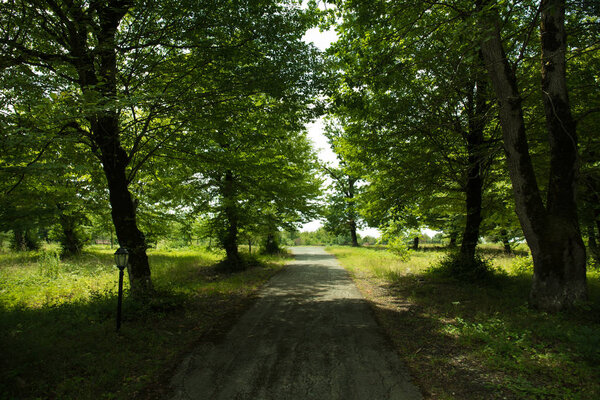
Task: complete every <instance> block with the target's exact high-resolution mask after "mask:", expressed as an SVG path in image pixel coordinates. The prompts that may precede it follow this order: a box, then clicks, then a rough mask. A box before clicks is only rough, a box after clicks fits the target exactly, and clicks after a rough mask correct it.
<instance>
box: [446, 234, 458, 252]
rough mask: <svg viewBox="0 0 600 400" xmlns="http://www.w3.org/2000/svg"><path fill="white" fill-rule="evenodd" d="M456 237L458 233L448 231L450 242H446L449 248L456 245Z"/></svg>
mask: <svg viewBox="0 0 600 400" xmlns="http://www.w3.org/2000/svg"><path fill="white" fill-rule="evenodd" d="M457 237H458V233H456V232H450V242H449V243H448V247H450V248H451V249H453V248H455V247H456V239H457Z"/></svg>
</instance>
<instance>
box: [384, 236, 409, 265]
mask: <svg viewBox="0 0 600 400" xmlns="http://www.w3.org/2000/svg"><path fill="white" fill-rule="evenodd" d="M387 248H388V250H389V251H390V252H392V253H393V254H394V255H396V256H398V257H399V258H400V260H402V261H408V260H409V259H410V255H411V251H410V250H409V249H408V246H406V242H405V241H404V238H402V237H395V238H392V239H390V240H388V245H387Z"/></svg>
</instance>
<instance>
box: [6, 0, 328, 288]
mask: <svg viewBox="0 0 600 400" xmlns="http://www.w3.org/2000/svg"><path fill="white" fill-rule="evenodd" d="M0 7H1V8H0V27H1V32H2V34H1V37H0V59H1V60H2V61H1V62H0V68H1V73H0V80H1V87H2V89H1V99H0V101H1V103H2V106H1V109H2V113H1V121H0V123H1V129H2V141H1V146H2V156H1V163H2V164H1V167H2V168H1V170H0V173H1V174H2V179H1V181H2V188H1V196H2V198H1V201H2V203H3V206H4V207H3V215H2V229H3V230H5V229H12V230H13V231H14V232H15V233H19V232H21V231H23V230H24V231H31V230H32V229H33V228H34V226H36V225H37V226H48V225H49V224H50V222H58V223H59V224H60V225H61V226H63V233H64V236H65V237H64V240H63V244H64V247H65V250H66V251H67V252H69V253H72V252H75V253H76V252H78V251H79V250H80V247H81V243H79V242H78V240H77V238H76V231H77V229H78V228H77V226H78V225H81V224H82V222H83V219H85V218H87V216H89V215H91V214H98V212H96V210H95V209H94V207H95V206H96V205H95V204H94V203H95V202H97V203H100V204H99V205H98V206H99V207H106V204H109V205H110V210H111V219H112V224H113V225H114V231H115V233H116V237H117V238H118V241H119V243H120V245H121V246H125V247H126V248H127V249H128V250H129V253H130V256H129V259H130V265H129V268H128V271H129V278H130V282H131V287H132V289H133V290H135V291H138V292H147V291H149V290H151V289H152V281H151V273H150V266H149V265H148V258H147V256H146V248H147V246H148V241H147V236H146V235H145V234H144V233H143V230H142V229H143V228H144V227H145V228H146V232H147V233H150V231H151V230H152V229H154V228H153V227H152V226H153V225H154V227H155V228H158V229H160V228H159V226H160V222H159V221H160V217H161V216H162V217H163V218H166V217H168V216H169V215H175V214H176V215H180V216H181V219H182V220H185V219H186V218H192V217H194V216H197V215H199V214H204V215H207V216H210V218H211V219H212V220H213V223H212V225H213V227H214V229H215V232H216V234H217V235H218V237H219V238H220V242H221V244H222V246H223V247H224V248H225V249H226V250H227V257H228V262H230V263H231V265H233V266H234V269H238V268H242V267H243V266H242V265H241V262H240V260H239V258H238V256H237V249H236V248H235V246H236V241H237V237H238V233H239V232H240V230H241V229H253V230H258V229H262V228H265V229H266V227H268V229H271V230H275V229H278V228H279V227H280V226H282V225H285V224H294V223H298V222H299V221H301V220H302V219H303V218H305V217H306V216H307V215H309V214H310V207H309V204H310V202H311V201H312V198H313V197H314V196H315V195H316V192H317V191H318V181H317V180H315V178H314V177H313V175H314V174H313V173H312V172H313V169H314V168H315V167H314V165H313V164H314V163H315V155H314V153H313V152H312V150H311V148H310V145H309V143H308V141H307V139H306V136H305V135H304V133H303V130H304V128H303V122H304V121H306V120H307V119H309V118H310V117H311V115H312V112H313V111H311V108H310V107H309V104H310V103H311V102H312V101H313V98H314V93H315V90H316V89H317V87H318V84H319V72H318V71H319V65H318V57H317V51H316V49H315V48H314V47H312V46H309V45H307V44H305V43H304V42H303V41H302V40H301V37H302V35H303V34H304V32H305V31H306V30H307V29H308V28H309V27H310V26H311V24H313V23H314V13H313V12H312V11H311V10H302V9H301V8H300V6H299V4H297V3H296V2H293V1H265V2H256V1H250V0H247V1H245V0H240V1H237V0H236V1H231V2H222V1H208V2H198V1H193V0H190V1H177V2H171V1H154V0H140V1H136V0H111V1H36V0H11V1H7V2H2V4H1V5H0ZM35 198H37V199H40V200H41V201H35V200H34V199H35ZM103 202H104V203H103ZM102 203H103V204H102ZM105 209H106V208H105ZM144 216H146V217H147V218H144ZM250 216H254V217H255V218H250ZM43 219H47V221H42V220H43ZM144 219H145V220H146V221H144ZM257 221H260V222H257ZM157 225H158V226H157ZM251 225H252V227H250V226H251ZM21 236H23V235H21ZM69 237H71V238H69ZM234 248H235V249H234Z"/></svg>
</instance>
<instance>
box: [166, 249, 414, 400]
mask: <svg viewBox="0 0 600 400" xmlns="http://www.w3.org/2000/svg"><path fill="white" fill-rule="evenodd" d="M292 251H293V253H294V255H295V257H296V260H295V261H293V262H291V263H290V264H288V265H287V266H286V267H285V268H284V270H283V271H282V272H280V273H279V274H277V275H276V276H275V277H273V279H271V281H269V283H268V284H267V285H266V286H265V287H264V288H263V290H262V291H261V294H260V299H259V300H258V301H257V302H256V303H255V305H254V306H253V307H252V308H251V309H250V310H249V311H248V312H247V313H246V314H245V315H244V316H243V317H242V318H241V319H240V320H239V322H238V323H237V324H236V325H235V327H234V328H233V329H232V330H231V332H229V334H228V335H227V336H226V338H225V339H224V340H223V342H222V343H217V344H212V343H206V344H203V345H201V346H200V347H199V348H197V349H196V350H195V351H194V352H193V354H191V355H190V356H188V357H187V358H186V359H185V360H184V362H183V363H182V365H181V366H180V367H179V369H178V371H177V373H176V375H175V376H174V378H173V380H172V387H173V392H172V393H173V396H172V397H171V399H172V400H190V399H211V400H217V399H223V400H225V399H227V400H232V399H252V400H254V399H273V400H275V399H277V400H286V399H290V400H292V399H301V400H308V399H319V400H326V399H344V400H353V399H356V400H359V399H360V400H376V399H407V400H409V399H410V400H413V399H421V394H420V393H419V391H418V389H417V388H416V387H415V386H414V385H413V384H412V383H411V382H410V378H409V377H408V375H407V373H406V371H405V370H404V368H403V366H402V363H401V361H400V360H399V358H398V356H397V354H396V353H395V351H394V350H393V349H392V347H391V345H390V344H389V343H388V341H387V339H386V338H385V337H384V335H383V332H382V331H381V329H380V328H379V326H378V325H377V323H376V322H375V320H374V319H373V315H372V312H371V310H370V309H369V305H368V304H367V302H366V301H365V300H364V299H363V297H362V296H361V294H360V292H359V291H358V289H357V288H356V286H355V285H354V283H353V282H352V280H351V279H350V277H349V276H348V274H347V272H346V271H345V270H344V269H343V268H342V267H341V266H340V265H339V264H338V263H337V261H336V259H335V258H334V257H333V256H331V255H329V254H327V253H326V252H325V251H324V250H323V248H320V247H294V248H292Z"/></svg>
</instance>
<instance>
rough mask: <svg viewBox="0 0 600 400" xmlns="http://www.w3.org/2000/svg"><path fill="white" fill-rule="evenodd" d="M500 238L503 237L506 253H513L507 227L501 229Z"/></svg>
mask: <svg viewBox="0 0 600 400" xmlns="http://www.w3.org/2000/svg"><path fill="white" fill-rule="evenodd" d="M500 238H501V239H502V244H503V245H504V253H505V254H512V253H513V251H512V248H511V247H510V242H509V241H508V232H506V229H502V230H501V231H500Z"/></svg>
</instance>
